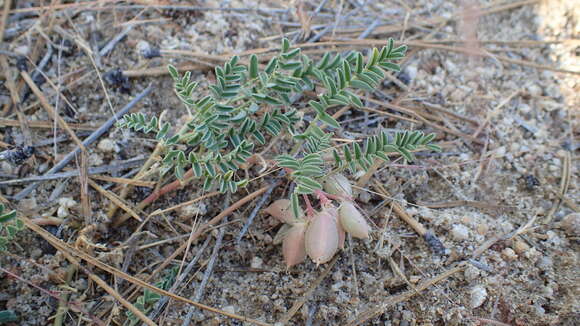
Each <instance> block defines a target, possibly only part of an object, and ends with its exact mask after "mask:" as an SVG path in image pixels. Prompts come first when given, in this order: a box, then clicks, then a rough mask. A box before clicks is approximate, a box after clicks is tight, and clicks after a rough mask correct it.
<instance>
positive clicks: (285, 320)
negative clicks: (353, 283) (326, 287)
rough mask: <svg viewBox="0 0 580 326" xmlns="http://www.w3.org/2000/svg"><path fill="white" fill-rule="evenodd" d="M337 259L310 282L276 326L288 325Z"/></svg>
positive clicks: (336, 257)
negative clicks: (278, 325) (280, 325)
mask: <svg viewBox="0 0 580 326" xmlns="http://www.w3.org/2000/svg"><path fill="white" fill-rule="evenodd" d="M338 257H339V256H338V255H337V256H335V257H334V258H333V259H332V260H331V261H330V262H329V263H328V265H326V268H325V269H324V271H323V272H322V273H321V274H320V275H319V276H318V277H317V278H316V280H314V282H312V284H310V286H309V287H308V290H306V291H305V292H304V294H303V295H302V296H301V297H300V298H299V299H298V300H296V302H294V304H293V305H292V307H291V308H290V309H289V310H288V312H286V314H285V315H284V316H282V318H280V321H279V322H278V323H277V324H282V325H284V324H286V323H288V322H289V321H290V319H292V317H293V316H294V315H295V314H296V313H297V312H298V310H300V308H301V307H302V306H303V305H304V303H306V301H307V300H308V298H310V296H312V294H313V293H314V291H315V290H316V288H317V287H318V286H319V285H320V283H322V281H323V280H324V279H325V278H326V277H327V276H328V274H330V272H331V271H332V268H333V267H334V265H335V264H336V261H337V260H338Z"/></svg>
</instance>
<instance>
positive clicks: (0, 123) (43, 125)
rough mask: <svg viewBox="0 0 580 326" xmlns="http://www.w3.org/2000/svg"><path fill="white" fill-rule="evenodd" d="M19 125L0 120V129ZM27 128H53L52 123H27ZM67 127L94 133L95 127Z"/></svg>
mask: <svg viewBox="0 0 580 326" xmlns="http://www.w3.org/2000/svg"><path fill="white" fill-rule="evenodd" d="M18 126H20V123H19V122H18V120H13V119H0V127H18ZM28 126H29V127H30V128H43V129H51V128H53V125H52V123H50V122H48V121H28ZM68 126H69V127H70V128H71V129H73V130H89V131H94V130H96V129H97V127H93V126H88V125H85V124H79V123H69V124H68Z"/></svg>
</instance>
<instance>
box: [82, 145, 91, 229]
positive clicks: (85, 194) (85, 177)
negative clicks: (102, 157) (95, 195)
mask: <svg viewBox="0 0 580 326" xmlns="http://www.w3.org/2000/svg"><path fill="white" fill-rule="evenodd" d="M88 182H89V173H88V162H87V153H86V152H81V164H80V167H79V187H80V193H81V212H82V214H83V217H84V219H85V221H87V222H88V221H90V220H89V219H90V217H91V215H92V214H91V202H90V199H89V186H88Z"/></svg>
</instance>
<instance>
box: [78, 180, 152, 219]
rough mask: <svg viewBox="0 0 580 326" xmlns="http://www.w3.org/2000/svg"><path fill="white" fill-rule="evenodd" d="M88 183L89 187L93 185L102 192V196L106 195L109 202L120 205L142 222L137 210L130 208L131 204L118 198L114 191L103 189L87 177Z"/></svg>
mask: <svg viewBox="0 0 580 326" xmlns="http://www.w3.org/2000/svg"><path fill="white" fill-rule="evenodd" d="M88 183H89V184H90V185H91V187H93V188H94V189H95V190H96V191H98V192H99V193H100V194H102V195H103V196H105V197H107V198H108V199H109V200H110V201H111V202H113V203H115V204H116V205H117V206H119V207H121V208H122V209H123V210H124V211H125V212H127V213H128V214H129V215H130V216H131V217H133V218H134V219H136V220H137V221H139V222H142V221H143V220H142V219H141V217H139V214H137V212H135V210H134V209H132V208H131V206H129V204H127V203H126V202H125V201H124V200H123V199H121V198H119V197H118V196H117V195H115V194H114V193H112V192H110V191H108V190H105V189H103V188H102V187H101V186H99V185H98V184H97V183H96V182H94V181H93V180H91V179H88Z"/></svg>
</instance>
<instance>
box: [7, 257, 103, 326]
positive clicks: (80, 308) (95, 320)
mask: <svg viewBox="0 0 580 326" xmlns="http://www.w3.org/2000/svg"><path fill="white" fill-rule="evenodd" d="M0 271H2V272H4V273H6V274H7V275H10V276H11V277H13V278H14V279H17V280H19V281H21V282H24V283H26V284H28V285H29V286H31V287H33V288H35V289H37V290H39V291H40V292H41V293H44V294H46V295H48V296H50V297H53V298H55V299H57V300H58V299H60V297H59V296H58V295H57V294H56V293H55V292H53V291H49V290H46V289H44V288H42V287H40V286H38V285H36V284H35V283H33V282H31V281H28V280H25V279H23V278H22V277H20V276H18V275H17V274H14V273H12V272H11V271H9V270H7V269H5V268H3V267H2V266H0ZM60 279H61V278H59V280H60ZM67 303H68V304H69V305H71V306H73V307H75V309H77V310H78V311H80V312H81V313H83V314H85V315H87V316H88V317H89V318H91V321H92V322H93V323H95V324H97V325H99V326H105V323H104V322H103V321H102V320H100V319H99V318H97V317H95V316H93V315H91V314H90V313H88V312H87V311H86V310H85V309H84V308H83V306H82V304H81V303H79V302H76V301H68V302H67Z"/></svg>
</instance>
